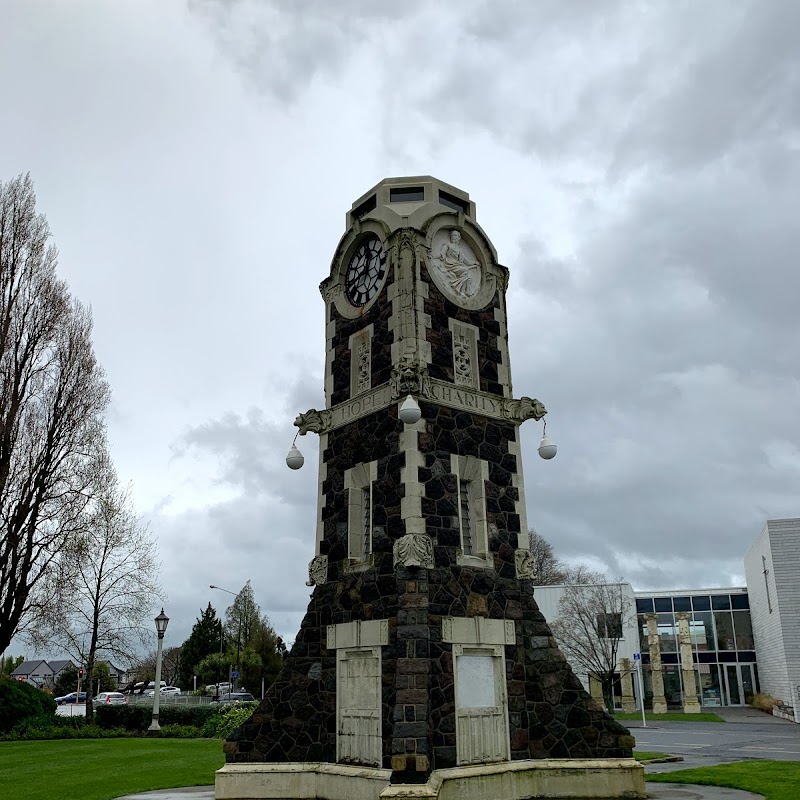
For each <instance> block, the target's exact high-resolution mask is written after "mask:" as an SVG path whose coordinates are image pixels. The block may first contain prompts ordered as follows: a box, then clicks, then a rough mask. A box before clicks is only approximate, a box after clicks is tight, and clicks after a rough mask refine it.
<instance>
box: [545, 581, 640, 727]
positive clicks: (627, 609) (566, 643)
mask: <svg viewBox="0 0 800 800" xmlns="http://www.w3.org/2000/svg"><path fill="white" fill-rule="evenodd" d="M568 577H571V578H572V581H571V582H570V583H568V585H567V586H566V588H565V589H564V592H563V594H562V595H561V597H560V599H559V601H558V617H557V619H556V620H555V621H554V622H553V623H552V625H551V628H552V631H553V635H554V636H555V637H556V640H557V641H558V646H559V647H560V649H561V652H562V653H564V655H565V656H566V657H567V660H568V661H569V662H570V663H571V664H572V665H573V667H579V668H583V669H585V670H586V671H587V673H589V675H590V676H592V675H594V676H595V677H596V678H597V679H598V680H599V681H600V683H601V684H602V687H603V697H604V699H605V702H606V706H607V708H608V710H609V712H611V713H613V711H614V676H615V673H616V671H617V660H618V652H619V645H620V641H621V640H622V639H623V638H624V634H625V628H626V627H627V626H629V625H630V624H631V623H632V621H633V620H634V619H635V615H636V612H635V609H634V605H633V603H632V601H631V600H630V598H629V596H628V594H627V593H626V591H625V585H624V584H623V583H622V581H621V580H617V582H615V583H609V582H608V580H607V578H606V576H605V575H603V574H602V573H599V572H591V571H589V570H588V568H587V567H585V566H581V567H579V568H577V569H574V570H573V571H572V575H571V576H568ZM576 579H577V580H576Z"/></svg>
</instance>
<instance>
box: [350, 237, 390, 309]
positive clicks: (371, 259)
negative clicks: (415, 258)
mask: <svg viewBox="0 0 800 800" xmlns="http://www.w3.org/2000/svg"><path fill="white" fill-rule="evenodd" d="M385 276H386V253H384V252H383V248H382V247H381V240H380V239H379V238H378V237H377V236H370V237H369V238H368V239H365V240H364V241H363V242H361V244H360V245H359V246H358V249H357V250H356V252H355V253H353V257H352V258H351V259H350V264H349V266H348V267H347V274H346V275H345V278H344V290H345V295H347V299H348V300H349V301H350V303H351V304H352V305H354V306H365V305H366V304H367V303H369V301H370V300H372V298H373V297H375V295H376V294H377V293H378V289H380V288H381V286H382V285H383V279H384V277H385Z"/></svg>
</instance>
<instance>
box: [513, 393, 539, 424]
mask: <svg viewBox="0 0 800 800" xmlns="http://www.w3.org/2000/svg"><path fill="white" fill-rule="evenodd" d="M546 413H547V409H546V408H545V407H544V404H543V403H540V402H539V401H538V400H536V399H535V398H532V397H521V398H520V399H519V400H510V399H508V398H507V399H505V400H503V416H504V417H505V418H506V419H511V420H514V421H515V422H525V420H526V419H536V420H539V419H542V417H544V415H545V414H546Z"/></svg>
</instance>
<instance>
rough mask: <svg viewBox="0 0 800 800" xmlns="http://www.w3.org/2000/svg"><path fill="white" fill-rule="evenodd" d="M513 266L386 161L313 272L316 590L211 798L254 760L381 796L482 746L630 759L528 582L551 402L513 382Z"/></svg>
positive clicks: (458, 212)
mask: <svg viewBox="0 0 800 800" xmlns="http://www.w3.org/2000/svg"><path fill="white" fill-rule="evenodd" d="M507 285H508V270H507V269H506V268H505V267H503V266H501V265H500V264H499V263H498V260H497V253H496V252H495V249H494V247H493V246H492V243H491V242H490V241H489V238H488V237H487V236H486V234H485V233H484V232H483V230H482V229H481V227H480V226H479V225H478V222H477V219H476V210H475V204H474V203H473V202H472V201H471V200H470V199H469V196H468V195H467V194H466V193H465V192H463V191H461V190H459V189H457V188H455V187H454V186H450V185H448V184H445V183H442V182H441V181H438V180H436V179H435V178H432V177H429V176H426V177H413V178H390V179H387V180H384V181H381V183H379V184H378V185H377V186H375V187H374V188H372V189H371V190H370V191H369V192H367V193H366V194H365V195H363V196H362V197H361V198H359V199H358V200H357V201H356V202H355V203H354V204H353V206H352V209H351V210H350V211H349V212H348V214H347V220H346V232H345V234H344V236H343V237H342V239H341V241H340V242H339V245H338V247H337V248H336V252H335V253H334V256H333V260H332V262H331V269H330V275H329V276H328V277H327V278H326V279H325V280H324V281H323V282H322V285H321V286H320V290H321V292H322V297H323V299H324V302H325V320H326V327H325V330H326V341H325V352H326V359H325V398H326V405H325V408H324V409H321V410H316V409H312V410H309V411H307V412H306V413H303V414H300V415H299V416H298V418H297V420H296V421H295V425H296V426H297V427H298V428H299V433H300V434H301V435H305V434H307V433H309V432H313V433H315V434H317V435H318V436H319V448H320V450H319V479H318V499H317V525H316V546H315V554H314V557H313V559H312V561H311V563H310V565H309V580H308V585H309V586H313V592H312V594H311V599H310V602H309V605H308V612H307V613H306V616H305V618H304V620H303V622H302V626H301V629H300V632H299V633H298V635H297V639H296V641H295V644H294V646H293V647H292V650H291V653H290V654H289V656H288V657H287V659H286V662H285V666H284V668H283V670H282V671H281V673H280V675H279V676H278V679H277V680H276V682H275V683H274V684H273V686H272V687H271V688H270V689H269V692H268V694H267V696H266V698H265V699H264V700H263V701H262V702H261V704H260V706H259V708H258V709H257V711H256V712H255V713H254V714H253V716H252V717H251V718H250V720H248V722H246V723H245V724H244V725H242V726H241V727H240V728H239V729H238V730H237V731H236V732H235V734H234V735H233V736H232V738H231V739H230V740H229V741H228V742H226V744H225V752H226V757H227V762H228V764H227V766H226V767H225V768H223V770H221V771H220V773H218V775H217V796H218V797H229V798H233V797H238V796H240V794H237V791H239V790H238V789H235V788H233V787H234V784H235V781H236V780H242V779H243V776H244V775H245V774H248V775H250V776H251V779H254V778H253V777H252V776H253V775H259V776H261V777H260V778H259V780H266V778H265V777H264V776H266V775H270V776H272V777H271V778H270V780H273V781H275V780H279V779H278V778H276V777H275V776H276V775H282V776H283V778H281V780H282V779H284V778H285V777H286V775H289V774H290V773H291V774H295V777H296V776H297V775H298V774H303V775H304V776H305V778H306V779H308V780H312V778H311V777H309V776H310V775H311V773H313V774H314V775H315V776H316V777H314V778H313V780H317V781H320V780H323V778H322V777H321V776H322V775H323V773H324V775H325V776H327V777H326V778H325V780H324V782H326V786H328V787H329V788H327V789H325V790H324V791H323V789H321V788H320V787H319V786H318V785H316V784H315V787H316V788H314V789H313V791H316V792H317V794H316V795H314V794H311V795H309V796H319V797H323V796H325V797H328V796H330V797H334V796H338V795H337V794H336V790H334V789H333V788H330V786H333V784H335V782H336V780H344V778H343V777H342V776H345V775H347V774H349V773H348V772H347V771H348V770H351V771H352V774H351V775H349V778H348V780H351V781H353V780H356V773H358V775H359V776H360V777H359V778H358V780H366V781H368V782H369V781H374V782H375V787H376V788H375V792H374V796H375V797H377V796H378V794H379V793H380V792H381V791H383V792H384V796H388V795H386V791H388V790H389V789H387V788H386V787H391V786H398V785H404V784H420V783H423V784H424V783H426V782H429V780H430V779H431V777H432V776H431V773H432V772H435V773H437V774H441V775H445V774H448V775H449V774H451V772H450V770H451V768H460V767H467V766H471V765H472V766H474V765H480V766H482V768H484V769H486V770H489V771H492V770H493V771H494V772H493V774H495V773H497V771H498V770H502V769H505V770H508V769H512V768H513V769H514V770H515V774H516V773H517V772H520V769H521V768H522V767H523V764H522V763H521V762H525V764H526V765H531V764H534V765H535V763H536V762H534V761H532V760H541V759H554V758H555V759H598V758H600V759H610V761H608V762H604V763H606V765H607V766H610V765H611V764H614V765H616V767H615V768H616V769H619V768H620V767H619V765H620V764H624V765H626V767H625V768H626V769H628V772H630V773H631V774H634V773H636V770H637V769H638V768H637V767H635V764H633V762H629V761H628V759H630V756H631V748H632V747H633V739H632V738H631V737H630V736H629V735H628V732H627V730H625V728H623V727H622V726H620V725H619V724H618V723H616V722H615V721H614V720H613V719H612V718H611V717H609V716H608V715H607V714H606V713H605V712H604V711H603V710H602V708H600V707H598V706H596V705H595V703H594V701H592V700H591V698H590V697H589V696H588V695H587V693H586V692H585V691H584V690H583V688H582V686H581V683H580V681H579V680H578V678H577V677H576V676H575V675H574V674H573V672H572V670H571V669H570V667H569V665H568V664H567V662H566V660H565V658H564V657H563V655H562V654H561V653H560V652H559V650H558V648H557V646H556V643H555V641H554V639H553V637H552V634H551V631H550V629H549V627H548V625H547V622H546V621H545V619H544V617H543V616H542V615H541V613H540V612H539V610H538V608H537V605H536V602H535V600H534V592H533V584H532V582H531V580H530V579H531V565H530V554H529V552H528V549H527V548H528V536H527V530H528V528H527V520H526V513H525V497H524V488H523V477H522V457H521V452H520V432H519V428H520V425H521V424H522V423H524V422H525V421H526V420H529V419H534V420H540V419H542V417H543V416H544V414H545V413H546V411H545V408H544V406H543V405H542V404H541V403H540V402H539V401H538V400H534V399H531V398H529V397H524V396H523V397H520V398H515V397H514V394H513V391H512V384H511V369H510V363H509V352H508V336H507V324H506V287H507ZM401 405H402V406H403V408H404V411H405V412H406V413H403V414H402V418H401V414H400V407H401ZM417 407H418V409H419V411H420V412H421V414H420V413H417V414H415V413H414V412H415V411H417ZM409 411H410V416H409V415H408V412H409ZM414 418H417V421H411V422H409V421H406V422H404V421H403V419H407V420H409V419H411V420H413V419H414ZM620 759H623V761H620ZM543 763H545V762H542V764H543ZM592 763H595V764H596V763H597V762H592ZM245 765H248V766H245ZM256 765H260V766H256ZM562 766H563V764H562ZM364 768H368V769H364ZM528 768H530V769H533V767H530V766H529V767H526V769H528ZM441 770H448V772H447V773H438V772H437V771H441ZM631 771H632V772H631ZM367 775H368V776H370V777H369V778H367V777H364V776H367ZM237 776H238V777H237ZM592 783H593V786H592V788H593V790H594V791H597V783H596V781H593V782H592ZM429 785H431V784H430V783H429ZM420 788H421V787H420ZM642 788H643V783H642ZM269 791H275V792H278V790H277V789H275V788H274V787H273V788H272V789H270V790H269ZM287 791H289V790H287ZM293 791H296V790H293ZM309 791H311V790H309ZM343 791H344V794H343V795H342V796H343V797H355V796H356V795H355V794H352V793H349V792H351V791H352V783H351V785H350V789H348V790H346V791H345V790H343ZM326 792H327V794H326ZM241 796H247V797H256V796H264V797H279V796H281V797H282V796H287V797H289V796H291V797H293V796H294V795H291V794H286V795H283V794H280V793H279V792H278V793H275V794H269V793H267V794H263V795H259V794H246V795H245V794H241ZM297 796H300V795H297ZM303 796H306V795H303ZM358 796H361V795H358ZM364 796H372V795H371V794H369V792H367V794H366V795H364ZM419 796H420V797H422V796H423V795H419ZM425 796H426V797H427V796H428V795H425ZM430 796H435V794H434V795H430ZM495 796H498V795H495ZM587 796H588V795H587ZM590 796H593V797H594V796H600V795H594V794H593V795H590ZM603 796H607V797H611V796H617V795H614V794H607V795H603ZM619 796H622V795H619ZM625 796H626V797H635V796H639V795H637V794H630V793H629V794H626V795H625ZM641 796H644V795H643V794H642V795H641Z"/></svg>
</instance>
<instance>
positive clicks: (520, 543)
mask: <svg viewBox="0 0 800 800" xmlns="http://www.w3.org/2000/svg"><path fill="white" fill-rule="evenodd" d="M520 438H521V437H520V430H519V426H518V425H517V426H515V428H514V438H513V439H509V440H508V452H509V453H510V454H511V455H512V456H516V459H517V471H516V472H515V473H514V474H513V475H512V476H511V485H512V486H513V487H514V488H516V490H517V494H518V496H519V499H518V500H515V501H514V510H515V511H516V512H517V514H519V535H518V537H517V549H518V550H530V546H531V543H530V540H529V539H528V511H527V508H526V505H525V478H524V476H523V474H522V445H521V443H520Z"/></svg>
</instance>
